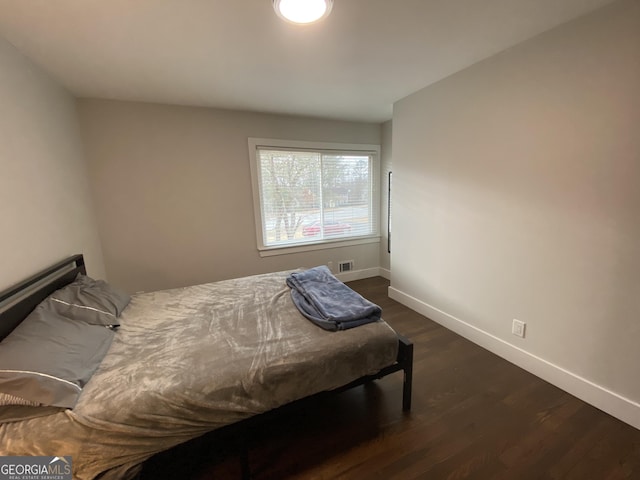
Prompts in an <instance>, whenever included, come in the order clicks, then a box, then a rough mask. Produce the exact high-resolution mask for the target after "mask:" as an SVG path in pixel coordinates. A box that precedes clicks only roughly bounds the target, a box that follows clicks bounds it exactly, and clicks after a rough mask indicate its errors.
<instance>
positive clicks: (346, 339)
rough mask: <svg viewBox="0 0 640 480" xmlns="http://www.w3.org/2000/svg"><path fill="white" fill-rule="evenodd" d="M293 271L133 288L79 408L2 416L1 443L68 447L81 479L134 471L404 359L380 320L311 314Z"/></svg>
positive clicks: (34, 449)
mask: <svg viewBox="0 0 640 480" xmlns="http://www.w3.org/2000/svg"><path fill="white" fill-rule="evenodd" d="M289 273H290V272H278V273H271V274H265V275H256V276H252V277H245V278H241V279H234V280H226V281H221V282H215V283H209V284H204V285H197V286H191V287H186V288H179V289H172V290H164V291H158V292H152V293H143V294H138V295H134V296H133V297H132V300H131V302H130V304H129V306H128V307H127V308H126V309H125V311H124V312H123V313H122V315H121V317H120V323H121V326H120V328H119V329H118V331H117V334H116V336H115V339H114V341H113V343H112V345H111V348H110V349H109V352H108V353H107V355H106V357H105V358H104V360H103V361H102V363H101V365H100V367H99V368H98V370H97V371H96V373H95V374H94V375H93V377H92V378H91V380H90V381H89V382H88V383H87V385H86V386H85V387H84V390H83V393H82V395H81V396H80V398H79V400H78V403H77V405H76V407H75V408H74V409H73V410H66V411H63V412H59V413H56V414H54V415H49V416H45V417H40V418H33V419H30V420H25V421H21V422H14V423H5V424H3V425H0V453H1V454H3V455H56V456H64V455H71V456H72V457H73V467H74V477H76V478H79V479H93V478H96V477H97V476H99V475H103V476H102V477H101V478H126V477H127V476H132V475H134V474H135V473H136V471H137V470H138V469H139V467H140V464H141V462H143V461H144V460H146V459H147V458H149V457H151V456H152V455H154V454H155V453H157V452H160V451H163V450H166V449H168V448H171V447H172V446H174V445H177V444H179V443H183V442H185V441H188V440H190V439H192V438H195V437H197V436H200V435H202V434H204V433H206V432H208V431H211V430H215V429H217V428H220V427H222V426H225V425H228V424H232V423H235V422H238V421H240V420H243V419H245V418H248V417H250V416H253V415H256V414H259V413H262V412H265V411H268V410H271V409H273V408H276V407H279V406H282V405H284V404H287V403H289V402H292V401H295V400H298V399H301V398H304V397H306V396H309V395H313V394H315V393H318V392H321V391H325V390H332V389H334V388H337V387H340V386H343V385H345V384H347V383H349V382H350V381H352V380H354V379H356V378H359V377H361V376H363V375H367V374H372V373H375V372H377V371H379V370H380V369H381V368H383V367H385V366H388V365H391V364H393V363H394V362H395V360H396V357H397V349H398V338H397V335H396V334H395V332H394V331H393V330H392V329H391V327H389V326H388V325H387V324H386V323H385V322H384V321H383V320H380V321H378V322H374V323H370V324H367V325H362V326H360V327H357V328H354V329H350V330H344V331H338V332H330V331H326V330H323V329H321V328H319V327H318V326H316V325H314V324H313V323H311V322H310V321H309V320H307V319H306V318H305V317H304V316H302V315H301V314H300V313H299V312H298V310H297V309H296V308H295V306H294V305H293V302H292V301H291V298H290V290H289V288H288V287H287V286H286V283H285V280H286V277H287V276H288V274H289Z"/></svg>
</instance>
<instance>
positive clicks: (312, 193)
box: [254, 145, 378, 248]
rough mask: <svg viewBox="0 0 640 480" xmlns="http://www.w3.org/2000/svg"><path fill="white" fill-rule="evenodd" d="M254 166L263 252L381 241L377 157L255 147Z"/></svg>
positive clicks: (373, 154) (325, 151)
mask: <svg viewBox="0 0 640 480" xmlns="http://www.w3.org/2000/svg"><path fill="white" fill-rule="evenodd" d="M254 161H255V164H256V165H255V167H254V171H255V174H257V175H256V176H257V178H256V179H255V180H257V184H258V185H257V186H258V192H257V193H258V197H259V208H260V212H259V219H260V220H259V227H260V228H261V234H262V238H261V242H260V241H259V243H261V244H262V247H263V248H270V247H286V246H294V245H306V244H316V243H326V242H331V241H338V240H346V239H353V238H362V237H370V236H373V235H378V225H377V218H378V212H377V208H378V202H377V199H376V198H377V195H376V193H377V189H376V188H375V183H374V182H375V181H376V178H377V175H376V174H375V168H376V164H377V162H376V158H375V152H369V151H352V150H344V151H338V150H323V149H306V148H305V149H301V148H284V147H280V148H278V147H276V146H273V145H268V146H264V145H256V146H255V160H254ZM259 240H260V239H259ZM259 247H260V245H259Z"/></svg>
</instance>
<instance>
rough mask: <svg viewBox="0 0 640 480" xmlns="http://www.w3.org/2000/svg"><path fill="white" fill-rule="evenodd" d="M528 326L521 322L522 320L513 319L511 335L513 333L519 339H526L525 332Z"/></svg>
mask: <svg viewBox="0 0 640 480" xmlns="http://www.w3.org/2000/svg"><path fill="white" fill-rule="evenodd" d="M526 326H527V324H526V323H524V322H522V321H520V320H516V319H515V318H514V319H513V323H512V324H511V333H513V334H514V335H516V336H518V337H522V338H524V332H525V328H526Z"/></svg>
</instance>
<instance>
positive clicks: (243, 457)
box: [240, 445, 251, 480]
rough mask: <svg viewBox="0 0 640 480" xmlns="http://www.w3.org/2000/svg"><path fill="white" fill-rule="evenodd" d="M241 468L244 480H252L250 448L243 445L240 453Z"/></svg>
mask: <svg viewBox="0 0 640 480" xmlns="http://www.w3.org/2000/svg"><path fill="white" fill-rule="evenodd" d="M240 468H241V469H242V480H251V468H250V467H249V447H248V446H247V445H243V446H242V449H241V451H240Z"/></svg>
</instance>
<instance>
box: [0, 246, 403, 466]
mask: <svg viewBox="0 0 640 480" xmlns="http://www.w3.org/2000/svg"><path fill="white" fill-rule="evenodd" d="M79 273H82V274H84V275H86V273H87V271H86V267H85V263H84V257H83V255H80V254H79V255H73V256H71V257H69V258H66V259H64V260H62V261H60V262H58V263H56V264H55V265H52V266H51V267H49V268H47V269H45V270H42V271H41V272H39V273H37V274H35V275H33V276H31V277H29V278H27V279H26V280H24V281H22V282H20V283H18V284H16V285H14V286H13V287H10V288H8V289H6V290H4V291H2V292H0V340H1V339H3V338H4V337H6V336H7V335H8V334H9V333H10V332H11V331H12V330H13V329H14V328H15V327H17V326H18V325H19V324H20V323H21V322H22V320H24V319H25V318H26V317H27V316H28V315H29V313H31V312H32V311H33V309H34V308H35V307H36V306H37V305H38V304H39V303H40V302H42V301H43V300H44V299H45V298H46V297H47V296H49V295H50V294H52V293H53V292H54V291H56V290H58V289H60V288H62V287H64V286H65V285H67V284H69V283H71V282H72V281H73V280H74V279H75V278H76V276H77V275H78V274H79ZM399 371H402V372H404V382H403V387H402V410H403V411H405V412H408V411H409V410H410V409H411V388H412V375H413V343H411V342H410V341H409V340H408V339H406V338H404V337H402V336H400V335H398V357H397V359H396V362H395V363H394V364H392V365H389V366H388V367H385V368H383V369H382V370H380V371H379V372H378V373H375V374H373V375H366V376H364V377H361V378H358V379H356V380H354V381H353V382H351V383H349V384H347V385H344V386H343V387H340V388H338V389H336V390H332V391H331V392H321V393H320V394H318V395H322V394H331V393H334V392H335V393H338V392H343V391H345V390H348V389H350V388H353V387H357V386H359V385H364V384H365V383H369V382H371V381H373V380H377V379H380V378H382V377H385V376H387V375H389V374H391V373H395V372H399ZM303 400H304V399H303ZM285 407H286V406H285ZM281 408H282V407H281ZM267 414H269V412H266V414H261V415H257V417H260V416H262V415H267ZM251 420H252V419H251V418H249V419H247V420H244V421H242V422H239V423H243V422H247V421H251ZM233 426H234V425H230V427H233ZM225 428H226V427H225ZM242 463H243V478H249V477H250V472H249V469H248V461H246V458H243V462H242Z"/></svg>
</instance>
